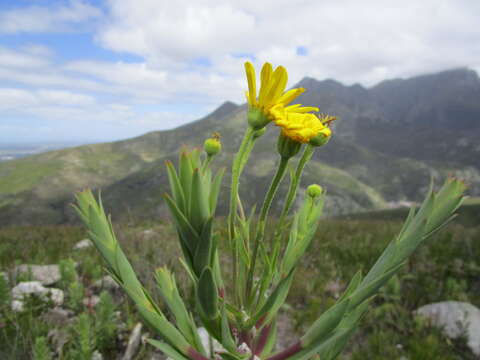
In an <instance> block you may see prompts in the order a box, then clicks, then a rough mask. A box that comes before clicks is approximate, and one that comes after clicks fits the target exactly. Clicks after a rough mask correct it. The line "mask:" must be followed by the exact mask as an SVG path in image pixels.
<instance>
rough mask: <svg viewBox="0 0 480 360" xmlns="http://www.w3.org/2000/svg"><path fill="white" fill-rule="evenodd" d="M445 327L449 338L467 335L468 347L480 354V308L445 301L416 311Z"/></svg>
mask: <svg viewBox="0 0 480 360" xmlns="http://www.w3.org/2000/svg"><path fill="white" fill-rule="evenodd" d="M415 313H416V314H417V315H420V316H423V317H425V318H427V319H429V320H430V321H431V324H432V325H434V326H437V327H440V328H442V329H443V331H444V333H445V335H446V336H448V337H449V338H452V339H454V338H457V337H459V336H461V335H466V336H467V338H468V343H467V344H468V347H469V348H470V350H472V352H473V353H474V354H475V355H477V356H480V309H478V308H477V307H475V306H473V305H472V304H469V303H465V302H459V301H444V302H439V303H434V304H429V305H425V306H422V307H421V308H419V309H417V310H416V311H415Z"/></svg>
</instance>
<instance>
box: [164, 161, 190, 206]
mask: <svg viewBox="0 0 480 360" xmlns="http://www.w3.org/2000/svg"><path fill="white" fill-rule="evenodd" d="M165 165H166V167H167V174H168V182H169V184H170V189H171V190H172V195H173V199H174V200H175V202H176V204H177V206H178V208H179V209H180V210H181V211H182V212H183V213H185V212H186V206H185V195H184V193H183V189H182V184H181V183H180V179H179V178H178V176H177V172H176V171H175V168H174V166H173V164H172V162H171V161H166V162H165Z"/></svg>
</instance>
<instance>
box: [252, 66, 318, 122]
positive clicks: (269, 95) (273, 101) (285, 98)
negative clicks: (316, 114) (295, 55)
mask: <svg viewBox="0 0 480 360" xmlns="http://www.w3.org/2000/svg"><path fill="white" fill-rule="evenodd" d="M245 73H246V75H247V82H248V91H247V92H246V98H247V102H248V106H249V113H248V122H249V124H250V126H252V127H253V128H254V129H256V130H258V129H261V128H263V127H264V126H265V125H267V124H268V123H269V122H270V121H271V120H272V119H273V115H272V114H271V113H270V110H271V109H272V108H273V107H274V106H277V105H280V106H284V107H285V106H286V105H288V104H289V103H291V102H292V101H293V100H295V99H296V98H297V97H298V96H300V95H301V94H302V93H303V92H304V91H305V89H304V88H295V89H291V90H288V91H286V92H285V88H286V86H287V81H288V74H287V70H286V69H285V68H284V67H283V66H278V67H277V68H276V69H275V70H273V67H272V65H271V64H270V63H268V62H267V63H265V64H264V65H263V67H262V71H261V73H260V91H259V93H258V97H257V80H256V76H255V68H254V67H253V65H252V63H251V62H249V61H247V62H246V63H245ZM295 109H296V111H297V112H308V111H314V110H317V111H318V109H317V108H313V107H312V108H310V107H309V108H301V107H300V106H295ZM292 110H293V109H292Z"/></svg>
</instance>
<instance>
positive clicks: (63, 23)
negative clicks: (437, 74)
mask: <svg viewBox="0 0 480 360" xmlns="http://www.w3.org/2000/svg"><path fill="white" fill-rule="evenodd" d="M56 4H57V5H51V6H48V7H47V6H44V7H42V6H27V7H22V8H16V9H12V10H8V11H4V12H3V13H0V33H2V32H3V33H4V35H3V36H8V35H5V34H17V33H22V32H32V33H44V32H68V31H77V30H78V29H80V30H81V31H85V29H88V30H89V31H90V32H91V34H92V35H94V38H95V42H96V45H98V46H102V47H104V48H105V49H107V50H112V51H113V52H117V53H118V56H119V57H118V59H119V60H105V58H107V57H103V60H101V59H99V58H95V57H94V56H95V54H92V55H91V54H88V53H85V54H83V55H82V56H81V59H80V58H79V59H74V60H69V61H62V60H61V59H62V55H63V53H62V51H68V50H67V49H62V48H60V47H59V48H56V49H54V50H55V53H54V51H53V49H50V48H48V47H46V46H45V45H42V44H32V43H27V44H25V45H21V46H17V47H14V48H7V47H5V46H3V47H2V46H0V83H1V84H2V85H1V86H2V87H3V88H1V89H0V96H2V97H1V98H0V99H1V101H0V109H4V111H6V110H5V109H6V108H7V107H8V109H9V110H8V111H9V113H10V114H11V113H14V114H18V115H22V116H23V115H25V116H27V115H29V116H36V117H40V118H42V119H46V120H51V121H57V122H58V123H60V122H62V121H63V122H65V120H69V121H70V122H71V123H78V124H82V126H88V125H86V124H88V123H90V124H95V126H98V124H100V123H103V124H109V126H112V129H113V128H114V127H115V128H116V125H118V126H120V127H124V129H125V134H128V133H129V132H128V131H127V129H128V127H131V129H132V131H131V132H130V133H131V134H135V135H136V134H138V133H139V132H140V131H148V130H153V129H165V128H171V127H174V126H177V125H181V124H183V123H185V122H187V121H191V120H193V119H195V118H199V117H201V116H203V115H205V114H206V112H207V110H211V109H213V108H214V107H216V106H218V105H219V104H220V103H222V102H223V101H225V100H233V101H235V102H243V101H244V95H243V94H244V90H245V89H246V81H245V78H244V74H243V62H244V61H245V60H246V59H247V58H250V57H253V58H254V63H255V65H256V67H257V69H258V70H259V67H260V66H261V64H262V63H263V62H265V61H270V62H271V63H273V64H274V65H278V64H282V65H284V66H285V67H286V68H287V69H288V72H289V78H290V79H289V86H293V85H294V83H296V82H297V81H299V80H300V79H301V78H303V77H305V76H311V77H314V78H317V79H324V78H334V79H337V80H339V81H342V82H344V83H346V84H352V83H355V82H360V83H362V84H363V85H366V86H370V85H373V84H375V83H377V82H379V81H382V80H384V79H386V78H394V77H408V76H413V75H417V74H421V73H426V72H434V71H439V70H443V69H448V68H452V67H459V66H469V67H472V68H474V69H476V70H477V71H478V70H480V33H479V32H478V31H476V29H477V28H478V25H477V23H478V14H479V13H480V2H478V1H467V0H442V1H438V0H424V1H414V0H407V1H403V2H401V3H395V4H394V3H386V2H384V1H381V0H370V1H362V2H359V1H355V0H340V1H337V2H327V1H307V0H296V1H295V0H276V1H274V0H265V1H258V0H243V1H241V2H240V1H233V0H230V1H222V2H218V1H214V0H198V1H193V0H190V1H187V0H177V1H175V2H168V1H158V0H122V1H117V0H107V4H106V6H105V9H106V10H105V11H103V10H102V11H101V10H99V9H98V8H95V7H94V6H93V5H92V4H90V3H88V2H87V0H84V1H81V0H70V1H66V2H63V5H61V3H56ZM59 4H60V5H59ZM92 25H94V26H92ZM15 36H20V35H18V34H17V35H15ZM62 36H66V35H65V34H62ZM299 47H301V48H302V49H303V50H302V51H301V52H299V51H298V48H299ZM125 53H130V54H134V55H137V57H136V61H135V62H132V61H131V59H129V61H126V60H123V61H122V60H120V59H126V58H127V59H128V57H124V56H123V55H125ZM68 55H70V56H68V58H69V59H71V58H72V57H71V54H68ZM110 55H111V56H112V57H113V58H114V53H112V54H110ZM122 134H123V133H122ZM112 136H113V135H112Z"/></svg>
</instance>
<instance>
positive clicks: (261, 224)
mask: <svg viewBox="0 0 480 360" xmlns="http://www.w3.org/2000/svg"><path fill="white" fill-rule="evenodd" d="M289 160H290V158H285V157H282V158H281V160H280V164H279V165H278V169H277V172H276V173H275V176H274V177H273V179H272V183H271V184H270V188H269V189H268V192H267V195H266V196H265V200H264V201H263V206H262V210H261V211H260V217H259V219H258V225H257V226H258V228H257V232H256V236H255V240H254V241H255V243H254V247H253V254H252V265H251V266H250V269H249V272H248V277H247V286H246V295H247V296H249V294H250V291H251V288H252V282H253V275H254V274H255V265H256V262H257V255H258V248H259V245H260V242H261V241H263V238H264V234H265V225H266V219H267V215H268V212H269V210H270V207H271V205H272V201H273V198H274V197H275V193H276V192H277V190H278V187H279V185H280V182H281V181H282V179H283V176H284V175H285V171H286V170H287V165H288V161H289ZM249 297H250V296H249Z"/></svg>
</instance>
